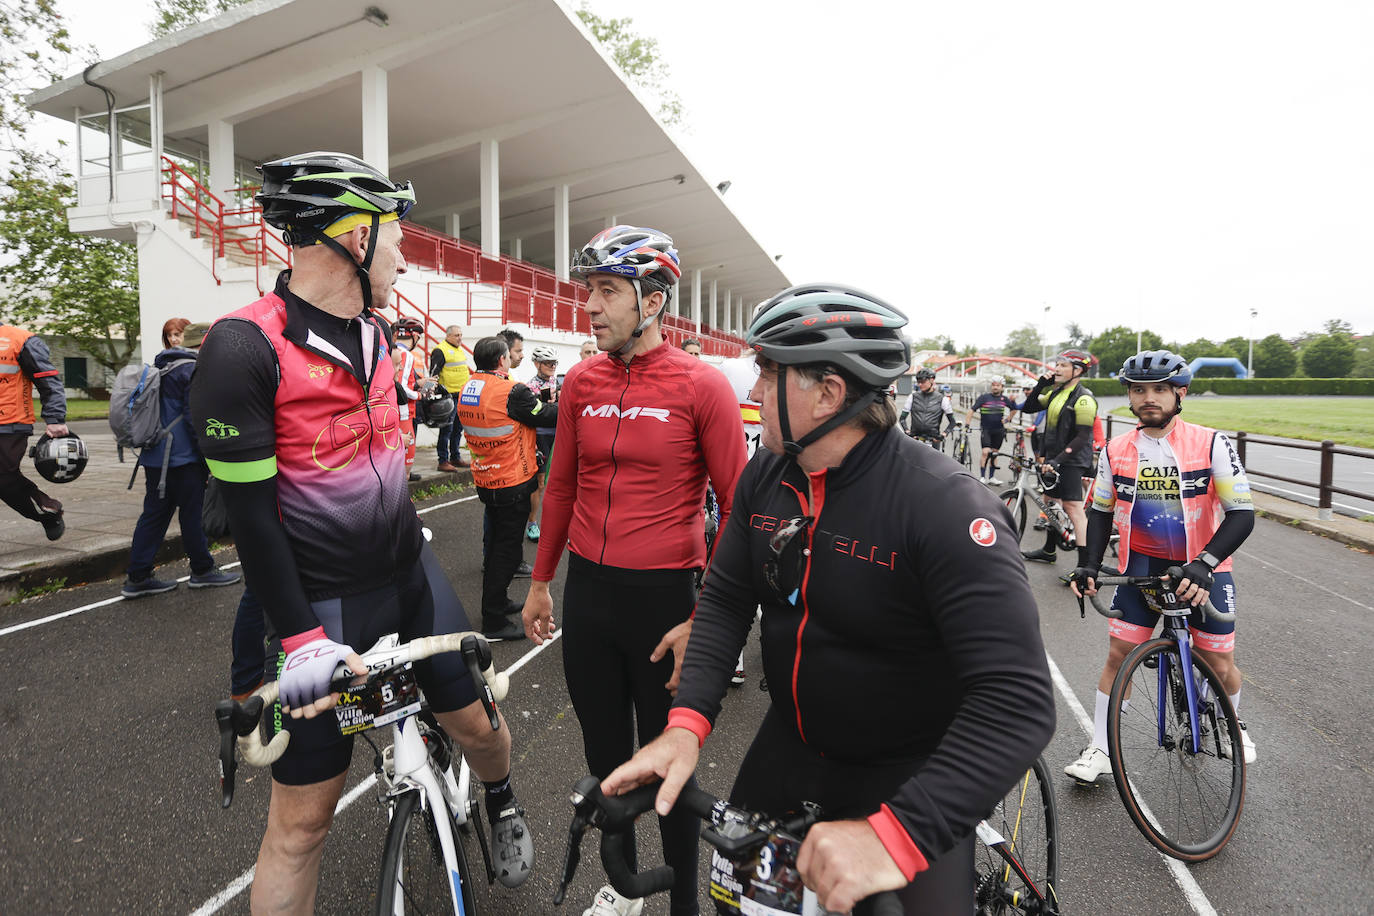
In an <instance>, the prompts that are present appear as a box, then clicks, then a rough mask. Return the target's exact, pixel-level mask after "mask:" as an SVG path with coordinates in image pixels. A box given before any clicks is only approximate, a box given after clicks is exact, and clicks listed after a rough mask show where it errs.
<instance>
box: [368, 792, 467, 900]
mask: <svg viewBox="0 0 1374 916" xmlns="http://www.w3.org/2000/svg"><path fill="white" fill-rule="evenodd" d="M423 796H424V793H422V792H420V791H419V790H411V791H409V792H405V793H403V794H402V795H400V796H398V797H397V798H396V800H395V802H394V803H393V805H392V809H391V826H390V827H389V828H388V829H387V833H386V846H385V847H384V848H383V851H382V870H381V881H380V884H379V885H378V887H377V916H402V914H406V913H414V914H427V913H456V914H459V916H475V914H476V912H477V904H476V901H475V900H474V899H473V893H472V881H471V879H470V877H469V876H470V874H471V873H470V871H469V870H468V862H467V855H466V854H465V853H464V851H463V844H462V843H461V842H460V841H459V833H458V827H457V825H456V824H454V823H453V817H452V816H451V815H450V814H449V812H448V808H447V807H446V806H445V805H444V804H443V802H442V801H440V802H439V804H437V805H432V804H426V803H425V802H424V798H423ZM436 817H442V818H444V819H445V820H447V822H448V825H449V830H450V832H451V834H452V836H453V853H454V859H455V861H454V862H453V868H452V869H450V868H449V864H448V863H446V862H445V861H444V852H443V849H442V847H441V846H440V844H439V829H438V827H437V826H436V825H435V822H434V819H435V818H436Z"/></svg>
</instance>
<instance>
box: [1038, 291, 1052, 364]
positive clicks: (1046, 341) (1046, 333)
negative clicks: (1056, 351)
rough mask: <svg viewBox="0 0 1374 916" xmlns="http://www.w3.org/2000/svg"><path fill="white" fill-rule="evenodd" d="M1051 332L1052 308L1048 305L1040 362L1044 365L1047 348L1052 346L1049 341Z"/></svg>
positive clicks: (1041, 341) (1041, 339)
mask: <svg viewBox="0 0 1374 916" xmlns="http://www.w3.org/2000/svg"><path fill="white" fill-rule="evenodd" d="M1049 330H1050V307H1049V306H1048V305H1047V306H1045V322H1044V330H1043V331H1042V332H1041V335H1042V336H1041V337H1040V362H1042V363H1043V362H1044V361H1045V356H1046V355H1047V354H1046V348H1047V347H1048V346H1049V345H1050V341H1049V336H1050V335H1049ZM1042 368H1043V367H1042Z"/></svg>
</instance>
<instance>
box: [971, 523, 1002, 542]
mask: <svg viewBox="0 0 1374 916" xmlns="http://www.w3.org/2000/svg"><path fill="white" fill-rule="evenodd" d="M968 536H969V537H971V538H972V539H973V543H975V544H977V545H978V546H979V547H991V546H992V545H993V544H996V543H997V529H996V528H994V527H992V522H990V521H988V520H987V519H985V518H975V519H974V520H973V521H972V522H970V523H969V526H968Z"/></svg>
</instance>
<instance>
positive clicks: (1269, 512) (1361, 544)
mask: <svg viewBox="0 0 1374 916" xmlns="http://www.w3.org/2000/svg"><path fill="white" fill-rule="evenodd" d="M1255 508H1256V509H1257V510H1258V512H1259V513H1260V517H1261V518H1267V519H1270V520H1271V521H1275V522H1279V523H1281V524H1284V525H1288V526H1290V527H1293V528H1300V529H1302V530H1303V531H1306V532H1309V533H1311V534H1316V535H1320V536H1321V537H1324V538H1327V539H1328V540H1332V541H1339V542H1340V543H1342V544H1344V545H1346V546H1347V547H1353V548H1356V549H1357V550H1363V551H1365V552H1366V553H1374V536H1371V535H1364V534H1358V533H1355V532H1351V531H1343V530H1341V529H1338V528H1333V527H1331V526H1330V525H1325V524H1323V523H1322V522H1319V521H1317V520H1315V519H1310V518H1302V517H1301V516H1298V515H1295V514H1292V513H1289V512H1285V511H1283V510H1281V509H1279V510H1275V509H1271V508H1260V507H1259V506H1256V507H1255Z"/></svg>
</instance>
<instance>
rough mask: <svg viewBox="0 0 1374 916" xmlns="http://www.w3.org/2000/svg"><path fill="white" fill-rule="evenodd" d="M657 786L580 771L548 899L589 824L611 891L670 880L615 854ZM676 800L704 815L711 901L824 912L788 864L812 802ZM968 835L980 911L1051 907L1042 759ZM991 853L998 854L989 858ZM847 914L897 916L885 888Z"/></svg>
mask: <svg viewBox="0 0 1374 916" xmlns="http://www.w3.org/2000/svg"><path fill="white" fill-rule="evenodd" d="M1032 786H1033V788H1032ZM657 793H658V784H657V783H652V784H649V785H644V786H640V787H638V788H636V789H634V790H632V791H630V792H628V793H626V794H625V795H621V796H610V797H608V796H606V795H605V794H603V793H602V791H601V784H600V783H599V782H598V781H597V779H596V777H594V776H584V777H583V778H582V779H581V780H579V781H578V783H577V785H576V786H575V787H574V788H573V793H572V799H571V800H572V803H573V820H572V823H571V825H570V826H569V828H568V848H567V852H566V854H565V856H564V862H563V874H562V878H561V881H560V884H559V888H558V891H557V892H556V893H555V895H554V901H553V902H554V904H555V905H559V904H561V903H562V902H563V899H564V896H565V895H566V892H567V888H568V885H569V884H571V883H572V879H573V877H574V875H575V874H576V872H577V866H578V863H579V862H580V861H581V842H582V834H583V833H584V832H585V831H586V829H587V827H589V826H591V827H597V828H599V829H600V830H601V864H602V866H603V867H604V868H605V870H606V876H607V878H609V879H610V882H611V886H612V887H614V888H615V890H616V892H617V893H619V894H621V895H623V896H626V897H647V896H649V895H651V894H654V893H657V892H659V891H663V890H667V889H668V888H669V887H671V886H672V884H673V870H672V868H670V867H669V866H666V865H661V866H659V867H657V868H654V869H651V870H649V871H647V872H641V873H632V872H631V871H630V870H629V867H628V865H626V861H625V844H626V843H627V842H633V839H632V836H633V835H632V834H631V832H630V829H629V828H630V825H631V824H633V822H634V819H635V818H636V817H638V816H639V815H640V814H643V813H645V812H647V811H650V810H652V808H653V805H654V798H655V796H656V795H657ZM677 803H678V804H679V805H687V807H688V810H690V811H691V812H692V813H693V814H696V815H697V816H698V817H700V818H701V819H702V820H703V821H705V822H706V827H705V828H704V829H703V830H702V836H703V837H705V839H706V841H707V842H708V843H710V844H711V845H712V846H713V847H715V849H716V850H717V851H718V852H717V853H713V854H712V867H711V896H712V898H714V899H719V900H723V901H725V902H727V903H729V904H730V905H731V906H733V907H736V908H738V909H739V910H740V911H741V912H742V913H744V914H756V913H757V914H783V913H808V914H817V916H823V914H824V913H825V911H824V910H822V909H821V908H820V906H819V905H818V904H817V903H816V900H815V895H814V893H812V892H811V891H810V890H809V889H807V888H805V887H803V886H802V883H801V876H800V875H799V874H798V873H797V871H796V856H797V853H798V852H799V850H800V849H801V844H802V840H803V839H804V838H805V836H806V832H807V830H809V829H810V827H811V826H812V825H813V824H815V823H816V822H817V821H818V820H819V819H820V816H821V810H820V808H818V807H817V806H815V805H813V804H810V803H809V802H804V803H803V805H802V811H801V812H800V813H798V814H796V815H794V816H792V817H790V818H788V819H776V818H771V817H768V816H767V815H764V814H761V813H758V812H751V811H747V810H745V809H743V808H738V807H735V806H732V805H729V804H727V803H726V802H724V801H722V800H721V799H719V798H716V797H715V796H713V795H711V794H710V793H708V792H705V791H703V790H702V789H699V788H691V787H688V788H684V789H683V792H682V794H681V795H680V796H679V797H678V802H677ZM977 836H978V839H979V840H980V841H981V842H982V843H983V845H984V847H985V849H986V850H987V851H986V852H985V853H983V854H982V855H981V856H980V857H978V859H977V861H976V863H975V864H976V868H975V873H974V881H975V887H974V891H975V895H976V899H977V903H978V913H979V914H980V916H984V914H986V916H1002V914H1015V913H1024V914H1045V916H1053V914H1058V912H1059V909H1058V897H1057V896H1056V894H1055V891H1054V886H1055V879H1056V877H1057V874H1058V867H1059V858H1058V840H1059V821H1058V817H1057V814H1056V807H1055V803H1054V788H1053V784H1052V783H1051V782H1050V778H1049V772H1048V770H1047V769H1046V767H1045V763H1044V761H1043V760H1040V759H1038V758H1037V760H1036V761H1035V764H1034V765H1033V766H1032V768H1031V769H1029V770H1027V771H1026V774H1025V775H1024V776H1023V777H1022V779H1021V780H1020V781H1018V783H1017V784H1016V785H1015V786H1013V787H1012V788H1011V789H1010V790H1008V792H1007V795H1006V797H1005V798H1004V799H1003V800H1002V801H1001V802H999V803H998V806H997V808H996V810H995V811H994V812H993V814H992V815H991V816H990V817H989V819H988V820H984V821H982V822H981V823H980V824H979V825H978V828H977ZM1042 845H1043V847H1044V848H1043V855H1041V851H1042V850H1041V846H1042ZM1027 849H1029V850H1031V853H1032V854H1031V855H1029V856H1027V855H1023V853H1024V852H1025V851H1026V850H1027ZM993 852H995V853H996V854H997V857H998V858H996V859H994V858H993V856H992V853H993ZM999 860H1000V861H999ZM854 912H855V913H856V914H861V913H865V912H867V913H869V914H871V916H886V914H892V916H901V913H902V904H901V901H900V899H899V898H898V897H897V895H896V894H895V893H893V892H891V891H886V892H883V893H881V894H875V895H874V896H872V897H870V898H868V899H867V900H864V901H861V902H860V904H859V906H857V907H855V910H854Z"/></svg>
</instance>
